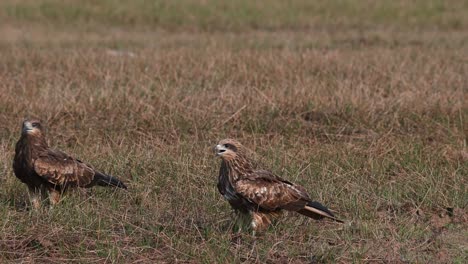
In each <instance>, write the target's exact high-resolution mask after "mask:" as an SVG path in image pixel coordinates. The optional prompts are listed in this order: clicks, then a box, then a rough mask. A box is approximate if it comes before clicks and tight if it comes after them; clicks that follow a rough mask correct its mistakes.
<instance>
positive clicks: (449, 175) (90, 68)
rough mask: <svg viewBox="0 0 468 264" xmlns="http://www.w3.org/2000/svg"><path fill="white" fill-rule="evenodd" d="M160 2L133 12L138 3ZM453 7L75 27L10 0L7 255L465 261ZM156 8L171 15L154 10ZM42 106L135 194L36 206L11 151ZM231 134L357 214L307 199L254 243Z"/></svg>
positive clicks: (75, 147)
mask: <svg viewBox="0 0 468 264" xmlns="http://www.w3.org/2000/svg"><path fill="white" fill-rule="evenodd" d="M42 2H43V3H47V4H48V5H50V6H51V7H49V8H52V10H55V9H53V8H56V6H55V5H54V3H56V1H42ZM91 2H92V1H90V2H86V4H84V5H83V7H82V8H83V9H86V8H87V7H89V6H91V4H90V3H91ZM189 2H191V3H192V4H194V5H197V4H199V3H200V2H202V1H200V2H198V1H189ZM206 2H207V3H211V2H210V1H206ZM345 2H346V1H345ZM365 2H367V1H365ZM12 3H18V1H6V4H5V2H4V3H3V4H5V5H12ZM21 3H22V4H24V5H25V6H26V7H27V6H28V5H34V3H35V1H21ZM106 3H108V4H109V3H114V2H113V1H107V2H106ZM142 3H143V1H140V2H138V5H135V7H134V8H133V9H131V8H130V7H129V9H125V8H123V9H121V10H124V11H122V12H124V14H125V15H127V16H128V17H131V16H132V15H133V14H139V13H138V12H143V11H141V10H140V9H141V5H142ZM300 3H303V2H301V1H298V3H296V4H297V5H296V6H295V8H297V9H300V8H301V5H300ZM398 3H400V4H401V3H403V2H398ZM416 3H419V4H421V3H420V2H418V1H416ZM430 3H433V5H434V6H436V7H437V6H438V5H439V4H440V2H438V1H430ZM244 4H245V3H244ZM239 5H241V4H239ZM335 5H337V6H338V7H339V5H338V4H336V3H335ZM422 5H425V4H422ZM19 6H20V5H19ZM201 6H202V7H203V5H201ZM351 6H352V5H351ZM428 6H430V5H428ZM444 6H445V5H444ZM453 6H455V7H457V8H458V9H455V10H454V9H453V7H452V5H450V8H446V7H444V8H442V9H440V10H439V9H437V8H436V9H435V11H433V12H434V13H431V14H432V15H427V17H428V20H427V21H428V24H426V25H424V24H423V23H422V24H419V22H418V21H420V20H423V19H424V15H425V14H422V15H421V16H422V17H421V18H419V17H418V19H420V20H418V19H409V18H413V17H415V15H408V17H409V18H408V19H403V18H401V17H404V16H403V15H404V14H407V13H408V12H409V11H408V10H417V7H418V6H417V4H415V6H410V7H405V6H403V7H398V6H396V7H395V8H396V9H395V10H396V11H392V12H396V13H398V14H403V15H401V16H400V17H399V18H400V19H399V20H397V21H395V23H391V22H390V19H388V20H386V19H384V18H381V16H379V12H380V11H379V10H380V9H379V8H375V6H374V8H371V9H370V10H371V11H372V12H369V13H365V14H363V16H364V17H365V18H366V19H365V21H364V22H362V23H361V22H359V23H358V22H356V23H355V22H353V21H354V20H352V18H351V17H352V16H351V15H350V16H340V17H341V19H343V21H341V22H340V23H341V24H338V25H337V24H332V23H331V22H327V21H326V20H325V21H321V22H316V21H315V20H306V19H305V18H303V19H302V20H301V19H299V22H297V21H296V20H293V21H294V23H292V22H290V20H288V19H287V18H284V19H283V20H281V17H280V19H279V21H276V20H274V21H275V22H274V23H277V24H276V25H274V26H271V25H270V24H271V23H273V22H271V21H273V19H271V21H270V20H268V19H267V18H270V17H271V15H272V14H275V13H274V12H277V11H275V10H276V9H275V8H280V7H281V5H280V7H278V6H277V5H273V7H271V8H272V10H273V11H272V10H270V9H268V8H265V9H266V11H265V12H266V14H268V15H267V16H266V17H264V18H262V17H260V18H252V17H250V19H251V20H252V19H253V20H255V19H258V21H259V22H257V24H252V23H250V22H245V21H250V20H248V18H246V20H242V19H239V20H235V21H234V22H236V23H235V26H229V25H228V24H226V23H224V24H223V21H224V20H223V19H224V18H225V17H228V18H229V14H230V13H228V15H226V16H223V15H220V16H214V17H215V18H216V19H217V20H216V19H215V20H214V22H210V23H208V22H205V20H203V19H201V18H200V19H198V20H197V18H198V17H202V15H200V14H198V13H194V14H195V15H194V17H192V20H187V21H189V22H187V21H186V20H182V22H181V23H179V24H178V23H176V22H174V21H175V20H174V21H173V20H171V19H169V18H168V19H167V21H169V22H167V24H165V23H166V22H165V23H162V22H157V21H156V22H155V21H153V20H151V19H150V18H151V17H150V18H148V17H146V16H143V15H142V16H141V21H140V20H137V21H136V22H135V23H129V24H120V22H119V23H117V25H118V26H119V27H111V28H108V27H106V25H108V24H109V23H111V24H112V21H113V20H112V19H114V18H112V16H110V17H106V16H104V15H105V13H106V12H107V11H106V12H104V11H103V12H104V13H99V14H101V15H103V17H102V18H99V19H92V20H91V21H88V23H87V24H86V26H83V27H75V28H74V27H73V25H76V24H77V25H79V23H78V22H79V21H81V20H80V19H84V18H83V17H85V16H84V15H80V14H78V15H77V17H75V19H74V20H70V21H71V22H70V23H67V24H66V25H64V26H57V25H51V24H49V23H54V22H57V21H62V20H61V19H63V18H61V17H60V16H59V17H58V18H57V17H55V16H47V15H42V16H38V15H37V16H36V15H30V16H26V17H25V16H14V15H11V13H9V14H10V15H4V16H3V17H2V18H3V20H4V21H8V23H7V24H4V25H3V26H2V27H1V28H0V35H2V36H3V38H2V40H0V61H1V62H0V138H1V141H0V180H1V184H0V189H1V190H0V210H1V212H2V213H3V217H2V218H1V220H0V224H1V227H2V230H1V232H0V262H19V261H22V262H26V263H29V262H31V263H63V262H77V263H93V262H98V263H103V262H109V263H110V262H116V263H154V262H158V263H164V262H170V263H172V262H189V263H201V262H203V263H213V262H219V263H228V262H229V263H232V262H268V263H278V262H280V263H284V262H293V263H302V262H304V263H310V262H315V263H329V262H341V263H349V262H364V263H366V262H371V263H379V262H387V263H415V262H417V263H429V262H432V263H434V262H439V263H465V262H466V261H467V259H468V256H467V255H468V253H467V251H468V248H467V245H468V241H467V237H468V224H467V223H468V214H467V205H468V204H467V201H468V199H467V198H468V193H467V190H466V185H467V178H466V177H467V175H468V152H467V147H466V143H467V133H468V132H467V129H468V124H467V121H466V118H467V114H468V106H467V103H466V102H467V101H468V96H467V94H468V93H467V92H468V88H467V87H468V75H467V74H466V73H467V72H468V61H467V58H468V46H467V45H466V43H467V41H468V34H467V33H466V32H467V31H466V30H467V29H468V28H467V23H466V20H465V19H466V17H463V16H460V15H458V16H457V14H463V13H464V12H462V11H460V9H462V8H465V9H462V10H466V6H464V4H463V1H453ZM20 7H21V6H20ZM241 7H242V5H241ZM174 8H175V10H178V9H177V6H176V7H174ZM204 8H208V9H210V8H213V10H214V11H216V10H218V9H219V8H220V7H216V6H215V7H213V6H212V5H211V4H207V5H206V6H205V7H204ZM216 8H218V9H216ZM201 9H203V8H201ZM232 9H233V10H234V8H232ZM247 9H248V8H247ZM338 9H339V8H338ZM5 10H6V9H5ZM40 10H42V9H40ZM92 10H98V11H99V10H101V11H102V10H106V9H102V8H101V9H99V8H97V9H92ZM119 10H120V9H119ZM128 10H130V11H128ZM210 10H211V9H210ZM268 10H269V11H268ZM330 10H334V11H333V12H331V14H332V15H335V16H337V14H336V12H338V11H336V10H335V9H330ZM421 10H426V9H425V7H424V6H423V8H422V9H421ZM431 10H432V9H431ZM98 11H96V12H98ZM101 11H99V12H101ZM214 11H213V12H214ZM397 11H401V12H397ZM54 12H57V10H55V11H54ZM125 12H127V13H125ZM269 12H270V13H269ZM291 12H292V11H291ZM307 12H311V13H313V12H318V11H313V10H309V11H304V13H303V14H304V15H303V17H307V16H306V15H307V14H308V13H307ZM343 12H345V11H343ZM346 12H348V11H346ZM349 12H351V11H349ZM405 12H406V13H405ZM111 13H112V12H111ZM286 13H287V12H286ZM13 14H16V13H13ZM32 14H37V13H34V12H33V13H32ZM47 14H49V13H47ZM202 14H203V12H202ZM314 14H315V13H314ZM317 14H322V13H320V12H318V13H317ZM410 14H412V13H410ZM170 15H171V14H166V16H167V17H171V16H170ZM135 16H136V17H139V16H137V15H135ZM317 16H320V15H317ZM54 17H55V18H54ZM235 17H236V18H237V16H235ZM374 17H376V18H375V20H373V19H374ZM447 17H450V19H448V20H447V19H446V18H447ZM377 18H378V19H377ZM435 18H437V19H435ZM54 19H57V20H54ZM145 19H146V20H145ZM330 19H331V18H330ZM65 20H66V19H65ZM451 20H457V21H461V22H459V23H458V24H456V26H455V27H446V25H448V24H450V23H449V22H447V21H451ZM42 21H44V22H42ZM77 21H78V22H77ZM148 21H153V22H151V23H154V24H151V23H149V25H155V26H156V27H157V28H158V30H156V31H153V30H150V29H148V28H145V27H139V26H140V25H142V24H145V23H146V22H148ZM190 21H191V22H190ZM255 21H256V20H255ZM281 21H282V22H281ZM304 21H306V22H304ZM73 22H74V23H73ZM296 22H297V23H296ZM122 23H124V22H122ZM269 23H270V24H269ZM373 23H375V24H373ZM188 24H190V25H191V26H187V25H188ZM89 25H93V26H94V27H93V28H92V30H90V26H89ZM206 25H208V26H206ZM256 25H260V26H256ZM269 25H270V26H269ZM315 25H317V26H318V27H319V28H320V29H314V26H315ZM349 25H353V26H352V27H348V26H349ZM394 25H396V26H398V27H394ZM405 25H406V27H405ZM430 25H440V27H438V26H434V27H431V26H430ZM259 28H260V30H258V29H259ZM398 28H400V29H404V30H398ZM71 29H73V30H71ZM193 29H195V30H193ZM324 29H327V30H324ZM218 30H229V31H227V32H220V31H218ZM24 117H39V118H42V119H43V120H45V121H46V124H47V127H48V135H49V140H50V143H51V145H53V146H54V147H56V148H59V149H62V150H65V151H67V152H70V153H73V154H75V155H76V156H78V157H81V158H82V159H84V160H86V161H88V162H90V163H92V164H93V165H94V166H95V167H97V168H100V169H101V170H103V171H106V172H109V173H111V174H114V175H116V176H120V177H121V178H122V179H123V180H125V181H126V182H127V183H128V185H129V191H128V192H123V191H121V190H112V189H102V188H95V189H93V190H92V191H90V192H88V193H81V192H72V193H70V194H69V195H67V196H66V197H65V199H64V200H63V201H62V203H61V204H60V206H58V207H56V208H54V209H53V210H51V211H47V210H44V211H42V212H34V211H30V210H28V206H27V204H26V202H27V191H26V188H25V186H23V185H22V184H20V183H19V181H18V180H17V179H16V178H15V177H14V175H13V172H12V168H11V163H12V157H13V152H14V144H15V142H16V140H17V139H18V138H19V130H20V123H21V120H22V119H23V118H24ZM225 137H235V138H237V139H239V140H240V141H241V142H244V143H245V145H247V146H248V147H249V148H250V149H252V150H254V151H255V152H256V153H257V155H256V156H257V159H258V160H259V161H260V162H261V163H262V164H265V166H268V167H269V168H271V169H272V170H273V171H274V172H275V173H277V174H279V175H283V176H284V177H286V178H288V179H290V180H292V181H295V182H297V183H300V184H303V185H304V186H305V187H306V188H307V189H308V190H310V193H311V195H312V196H313V197H315V198H316V199H318V200H320V201H322V202H324V203H325V204H327V205H329V206H330V207H331V208H333V209H335V210H336V211H338V215H339V216H340V217H342V218H344V219H347V220H348V221H349V223H348V224H345V225H337V224H334V223H329V222H315V221H311V220H308V219H305V218H304V217H301V216H295V215H290V216H291V217H284V218H282V219H281V220H280V221H279V222H278V223H277V224H276V225H275V226H273V227H272V228H271V229H270V230H269V231H268V232H267V233H265V234H264V235H263V236H262V237H260V238H259V239H258V240H257V242H256V246H255V247H253V246H252V245H253V239H252V238H251V237H250V236H249V234H248V233H245V234H243V235H242V236H241V237H240V238H239V239H237V238H235V236H234V234H232V233H231V231H230V224H231V220H230V219H231V216H232V215H231V212H230V209H229V206H228V205H227V203H226V202H224V201H223V199H222V197H221V196H220V195H219V194H218V192H217V190H216V187H215V185H216V181H217V170H218V166H219V160H217V159H216V158H215V157H214V156H213V153H212V152H211V151H210V147H212V146H213V144H214V143H216V141H217V140H219V139H221V138H225Z"/></svg>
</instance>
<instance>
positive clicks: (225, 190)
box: [218, 174, 238, 201]
mask: <svg viewBox="0 0 468 264" xmlns="http://www.w3.org/2000/svg"><path fill="white" fill-rule="evenodd" d="M218 189H219V191H220V193H221V194H222V195H223V197H224V199H226V200H228V201H232V200H236V199H238V197H237V195H236V190H235V189H234V187H233V186H232V184H231V182H230V180H229V176H228V175H227V174H221V175H220V177H219V182H218Z"/></svg>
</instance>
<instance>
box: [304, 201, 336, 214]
mask: <svg viewBox="0 0 468 264" xmlns="http://www.w3.org/2000/svg"><path fill="white" fill-rule="evenodd" d="M307 205H308V206H310V207H313V208H316V209H319V210H320V211H323V212H325V213H327V214H329V215H330V216H333V217H335V215H334V214H333V213H332V212H330V210H328V208H327V207H325V206H324V205H323V204H321V203H319V202H316V201H312V202H308V203H307Z"/></svg>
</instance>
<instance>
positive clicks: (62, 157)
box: [34, 149, 95, 187]
mask: <svg viewBox="0 0 468 264" xmlns="http://www.w3.org/2000/svg"><path fill="white" fill-rule="evenodd" d="M34 170H35V172H36V173H37V174H38V175H39V176H40V177H42V178H44V179H45V180H47V181H48V182H50V183H52V184H54V185H58V186H63V187H66V186H70V187H71V186H86V185H88V184H89V183H91V181H92V180H93V178H94V174H95V172H94V169H93V168H91V167H90V166H88V165H86V164H85V163H83V162H81V161H79V160H77V159H75V158H73V157H71V156H69V155H67V154H66V153H64V152H61V151H58V150H50V149H49V150H47V151H45V152H44V153H41V154H40V155H39V156H38V158H37V159H35V160H34Z"/></svg>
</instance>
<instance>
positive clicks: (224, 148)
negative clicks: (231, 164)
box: [215, 139, 243, 161]
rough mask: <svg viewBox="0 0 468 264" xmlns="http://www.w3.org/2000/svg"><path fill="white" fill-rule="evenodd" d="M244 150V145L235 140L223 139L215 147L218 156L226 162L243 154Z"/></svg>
mask: <svg viewBox="0 0 468 264" xmlns="http://www.w3.org/2000/svg"><path fill="white" fill-rule="evenodd" d="M242 150H243V146H242V144H241V143H240V142H239V141H237V140H235V139H223V140H221V141H219V142H218V144H217V145H216V147H215V151H216V156H219V157H221V158H222V159H223V160H226V161H229V160H233V159H235V158H236V157H237V156H238V155H239V154H241V153H242Z"/></svg>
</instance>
